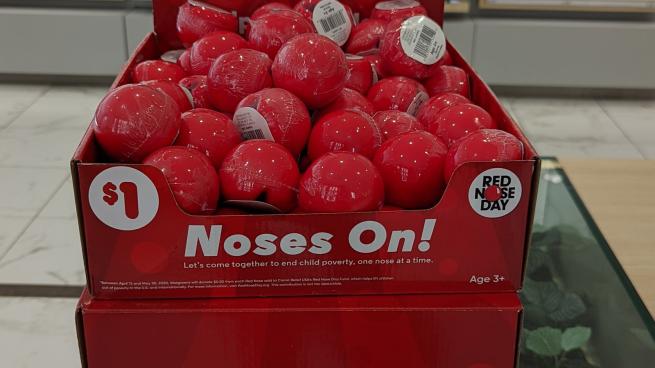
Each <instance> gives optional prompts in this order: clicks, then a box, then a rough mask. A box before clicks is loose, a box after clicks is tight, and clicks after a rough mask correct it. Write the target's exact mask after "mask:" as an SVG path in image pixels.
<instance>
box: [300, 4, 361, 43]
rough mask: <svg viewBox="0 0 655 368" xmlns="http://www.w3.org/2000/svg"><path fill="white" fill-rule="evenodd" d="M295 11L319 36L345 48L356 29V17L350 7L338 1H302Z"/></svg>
mask: <svg viewBox="0 0 655 368" xmlns="http://www.w3.org/2000/svg"><path fill="white" fill-rule="evenodd" d="M293 10H295V11H297V12H299V13H300V14H302V15H303V16H304V17H305V18H307V19H308V20H309V21H310V22H311V23H312V24H313V25H314V28H315V29H316V31H317V32H318V34H320V35H322V36H325V37H327V38H329V39H330V40H332V41H334V42H335V43H336V44H337V45H339V46H343V45H344V44H345V43H346V41H348V38H349V37H350V33H351V32H352V29H353V27H355V17H354V15H353V12H352V9H351V8H350V6H348V5H346V4H344V3H342V2H339V1H337V0H300V1H299V2H298V3H296V5H295V6H294V7H293Z"/></svg>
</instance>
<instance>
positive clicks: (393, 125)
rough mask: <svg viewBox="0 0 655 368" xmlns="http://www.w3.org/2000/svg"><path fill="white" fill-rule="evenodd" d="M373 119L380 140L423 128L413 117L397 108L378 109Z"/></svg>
mask: <svg viewBox="0 0 655 368" xmlns="http://www.w3.org/2000/svg"><path fill="white" fill-rule="evenodd" d="M373 120H374V121H375V124H376V125H377V126H378V129H380V133H381V134H382V141H386V140H389V139H391V138H393V137H395V136H397V135H400V134H403V133H407V132H414V131H417V130H424V127H423V125H421V123H419V121H418V120H417V119H416V118H415V117H413V116H412V115H410V114H408V113H406V112H402V111H398V110H385V111H378V112H376V113H375V115H373Z"/></svg>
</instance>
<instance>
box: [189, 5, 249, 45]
mask: <svg viewBox="0 0 655 368" xmlns="http://www.w3.org/2000/svg"><path fill="white" fill-rule="evenodd" d="M176 27H177V35H178V37H179V38H180V40H181V41H182V43H183V44H184V46H186V47H189V46H191V44H193V42H195V41H196V40H198V39H200V38H202V37H203V36H206V35H208V34H210V33H212V32H216V31H230V32H237V31H238V28H239V21H238V19H237V17H236V15H234V14H232V13H231V12H228V11H226V10H224V9H221V8H219V7H217V6H214V5H211V4H209V3H207V2H200V1H195V0H189V1H187V2H186V3H184V4H183V5H182V6H180V8H179V11H178V13H177V22H176Z"/></svg>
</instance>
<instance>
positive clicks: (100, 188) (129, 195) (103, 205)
mask: <svg viewBox="0 0 655 368" xmlns="http://www.w3.org/2000/svg"><path fill="white" fill-rule="evenodd" d="M89 205H90V206H91V210H92V211H93V213H94V214H95V215H96V217H97V218H98V219H99V220H100V221H102V222H103V223H104V224H105V225H107V226H109V227H112V228H114V229H118V230H124V231H131V230H137V229H140V228H142V227H144V226H146V225H148V224H149V223H150V221H152V219H153V218H155V215H156V214H157V209H158V208H159V195H158V194H157V188H155V185H154V184H153V183H152V181H151V180H150V178H148V177H147V176H146V175H145V174H144V173H142V172H141V171H139V170H137V169H134V168H131V167H127V166H114V167H111V168H109V169H106V170H104V171H102V172H101V173H100V174H98V175H97V176H96V177H95V178H93V181H92V182H91V185H90V186H89Z"/></svg>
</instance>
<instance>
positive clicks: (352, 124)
mask: <svg viewBox="0 0 655 368" xmlns="http://www.w3.org/2000/svg"><path fill="white" fill-rule="evenodd" d="M381 143H382V137H381V135H380V131H379V130H378V127H377V125H375V122H374V121H373V119H372V118H371V117H370V116H368V115H366V114H364V113H362V112H361V111H357V110H338V111H334V112H331V113H329V114H327V115H325V116H323V117H322V118H321V119H320V120H319V121H318V122H317V123H316V125H315V126H314V128H313V129H312V133H311V134H310V136H309V144H308V145H307V155H308V156H309V159H310V160H312V161H313V160H316V159H317V158H319V157H320V156H322V155H323V154H325V153H327V152H337V151H349V152H356V153H360V154H362V155H363V156H365V157H368V158H371V157H373V154H374V153H375V151H376V150H377V149H378V147H380V144H381Z"/></svg>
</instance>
